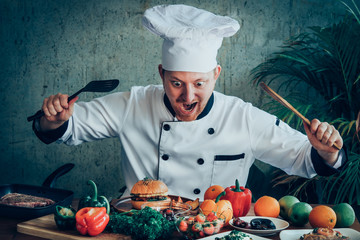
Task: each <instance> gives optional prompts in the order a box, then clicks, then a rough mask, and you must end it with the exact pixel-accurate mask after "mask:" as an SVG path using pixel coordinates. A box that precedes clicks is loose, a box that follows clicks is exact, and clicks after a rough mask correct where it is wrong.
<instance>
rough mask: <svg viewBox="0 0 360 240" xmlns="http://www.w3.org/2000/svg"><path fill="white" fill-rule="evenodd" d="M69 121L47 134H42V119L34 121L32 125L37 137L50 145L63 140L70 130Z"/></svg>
mask: <svg viewBox="0 0 360 240" xmlns="http://www.w3.org/2000/svg"><path fill="white" fill-rule="evenodd" d="M68 125H69V121H66V122H65V123H64V124H63V125H61V127H59V128H57V129H54V130H51V131H47V132H41V131H40V119H38V118H37V119H34V121H33V124H32V129H33V131H34V133H35V135H36V136H37V137H38V138H39V139H40V140H41V141H42V142H43V143H46V144H50V143H53V142H55V141H56V140H58V139H59V138H61V137H62V136H63V135H64V133H65V132H66V129H67V128H68Z"/></svg>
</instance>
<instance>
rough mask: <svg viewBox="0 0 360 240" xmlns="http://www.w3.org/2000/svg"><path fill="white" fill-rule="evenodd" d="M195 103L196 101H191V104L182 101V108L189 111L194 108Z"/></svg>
mask: <svg viewBox="0 0 360 240" xmlns="http://www.w3.org/2000/svg"><path fill="white" fill-rule="evenodd" d="M196 104H197V102H195V103H192V104H185V103H184V104H183V108H184V110H185V111H188V112H191V111H192V110H193V109H194V108H195V106H196Z"/></svg>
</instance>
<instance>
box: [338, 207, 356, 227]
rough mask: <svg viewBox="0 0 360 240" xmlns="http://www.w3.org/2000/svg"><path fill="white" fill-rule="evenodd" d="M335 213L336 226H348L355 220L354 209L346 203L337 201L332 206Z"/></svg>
mask: <svg viewBox="0 0 360 240" xmlns="http://www.w3.org/2000/svg"><path fill="white" fill-rule="evenodd" d="M333 210H334V211H335V213H336V225H335V227H338V228H346V227H350V226H351V225H352V224H353V223H354V222H355V211H354V209H353V208H352V207H351V205H350V204H348V203H339V204H336V205H335V206H334V207H333Z"/></svg>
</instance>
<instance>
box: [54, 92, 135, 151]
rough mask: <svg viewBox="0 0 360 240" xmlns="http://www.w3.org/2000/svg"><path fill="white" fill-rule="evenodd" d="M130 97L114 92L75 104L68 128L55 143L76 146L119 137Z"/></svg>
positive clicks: (128, 108)
mask: <svg viewBox="0 0 360 240" xmlns="http://www.w3.org/2000/svg"><path fill="white" fill-rule="evenodd" d="M130 96H131V95H130V92H116V93H112V94H109V95H106V96H103V97H99V98H95V99H93V100H91V101H90V102H78V103H75V106H74V113H73V115H72V116H71V117H70V119H69V124H68V128H67V129H66V131H65V133H64V134H63V136H62V137H61V138H60V139H59V140H58V141H57V142H58V143H65V144H67V145H78V144H81V143H83V142H91V141H94V140H100V139H105V138H112V137H117V136H119V134H120V132H121V131H122V128H123V126H124V123H125V121H126V118H127V115H128V112H129V111H130V109H131V107H132V105H131V103H129V99H130Z"/></svg>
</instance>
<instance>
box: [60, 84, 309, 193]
mask: <svg viewBox="0 0 360 240" xmlns="http://www.w3.org/2000/svg"><path fill="white" fill-rule="evenodd" d="M164 95H165V92H164V89H163V87H162V86H158V85H150V86H146V87H133V88H132V89H131V91H130V92H118V93H113V94H110V95H107V96H104V97H100V98H97V99H94V100H92V101H90V102H79V103H76V104H75V108H74V113H73V115H72V117H71V118H70V119H69V123H68V128H67V130H66V132H65V134H64V135H63V136H62V137H61V138H60V139H59V142H64V143H66V144H68V145H76V144H80V143H82V142H87V141H93V140H96V139H102V138H108V137H117V138H119V140H120V141H121V144H122V147H123V152H122V158H121V165H122V174H123V176H124V178H125V182H126V186H127V189H128V191H127V193H126V194H128V193H129V190H131V188H132V186H133V184H134V183H135V182H137V181H138V180H140V179H143V178H144V177H150V178H154V179H160V180H162V181H163V182H165V183H166V184H167V186H168V187H169V194H173V195H180V196H183V197H187V198H191V199H195V198H197V197H199V198H200V200H202V198H203V195H204V192H205V191H206V189H207V188H208V187H210V186H211V185H215V184H217V185H221V186H224V187H227V186H230V185H233V184H234V182H235V179H238V180H239V183H240V185H243V186H245V184H246V181H247V178H248V173H249V168H250V167H251V165H252V164H253V162H254V160H255V159H259V160H261V161H263V162H266V163H269V164H271V165H273V166H275V167H278V168H281V169H282V170H284V171H285V172H286V173H288V174H290V175H291V174H296V175H299V176H303V177H307V178H310V177H313V176H315V175H316V172H315V169H314V166H313V164H312V161H311V153H310V152H311V144H310V143H309V141H308V140H307V136H306V135H304V134H302V133H300V132H298V131H296V130H294V129H292V128H290V127H289V126H288V125H287V124H285V123H284V122H282V121H280V120H279V119H277V118H276V117H275V116H273V115H271V114H269V113H266V112H264V111H262V110H260V109H258V108H256V107H254V106H252V105H251V104H250V103H246V102H244V101H243V100H241V99H239V98H237V97H232V96H226V95H224V94H222V93H219V92H216V91H214V92H213V96H212V99H211V100H212V101H213V102H212V106H210V108H209V111H208V113H207V114H206V115H205V116H204V117H202V118H201V119H198V120H195V121H190V122H183V121H177V119H176V118H175V117H174V116H173V114H172V113H171V111H170V110H169V107H167V106H166V104H165V102H166V101H164ZM165 98H166V97H165ZM208 105H209V104H208ZM210 105H211V104H210ZM170 109H171V107H170Z"/></svg>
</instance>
